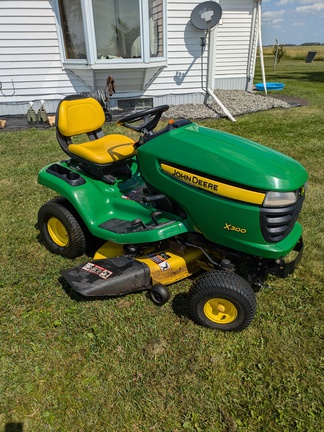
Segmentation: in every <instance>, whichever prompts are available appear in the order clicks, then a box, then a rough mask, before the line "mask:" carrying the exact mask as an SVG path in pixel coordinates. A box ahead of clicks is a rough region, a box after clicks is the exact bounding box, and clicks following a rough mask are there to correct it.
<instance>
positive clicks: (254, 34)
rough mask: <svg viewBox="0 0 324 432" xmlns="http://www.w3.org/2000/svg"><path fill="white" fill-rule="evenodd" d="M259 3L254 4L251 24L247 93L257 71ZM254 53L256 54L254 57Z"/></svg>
mask: <svg viewBox="0 0 324 432" xmlns="http://www.w3.org/2000/svg"><path fill="white" fill-rule="evenodd" d="M256 3H257V2H256V1H254V3H253V5H254V6H253V12H252V23H251V34H250V44H249V57H248V63H247V68H246V78H247V83H246V89H245V90H246V91H249V89H251V84H253V82H252V83H251V81H252V79H253V76H254V71H255V58H256V54H257V53H256V50H257V46H258V28H257V25H256V22H257V21H256V17H257V10H258V5H257V4H256ZM253 53H255V54H254V55H253Z"/></svg>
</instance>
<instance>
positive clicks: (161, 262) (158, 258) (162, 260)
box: [148, 252, 170, 271]
mask: <svg viewBox="0 0 324 432" xmlns="http://www.w3.org/2000/svg"><path fill="white" fill-rule="evenodd" d="M148 258H150V260H152V261H153V262H155V264H157V265H158V266H159V267H160V269H161V271H165V270H168V269H169V268H170V264H169V263H168V262H167V259H168V258H170V257H169V255H167V254H166V253H163V252H162V253H161V254H159V255H155V254H151V255H148Z"/></svg>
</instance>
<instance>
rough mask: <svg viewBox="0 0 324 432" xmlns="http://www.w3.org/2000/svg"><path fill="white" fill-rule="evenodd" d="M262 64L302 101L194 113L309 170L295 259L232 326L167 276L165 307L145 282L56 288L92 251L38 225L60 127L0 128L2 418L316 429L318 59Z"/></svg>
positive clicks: (319, 378) (322, 90)
mask: <svg viewBox="0 0 324 432" xmlns="http://www.w3.org/2000/svg"><path fill="white" fill-rule="evenodd" d="M266 68H267V78H268V80H269V81H281V82H284V83H285V89H284V90H283V91H282V92H281V93H280V94H282V95H290V96H295V97H300V98H303V99H306V100H307V101H308V105H306V106H302V107H296V108H291V109H285V110H283V109H282V110H281V109H279V110H271V111H266V112H258V113H255V114H249V115H246V116H241V117H238V118H237V122H236V123H232V122H230V121H228V120H226V119H223V120H206V121H203V122H199V123H201V124H205V125H207V126H210V127H214V128H219V129H222V130H226V131H228V132H231V133H234V134H238V135H241V136H245V137H247V138H250V139H252V140H255V141H258V142H261V143H262V144H264V145H267V146H269V147H272V148H275V149H277V150H280V151H282V152H284V153H286V154H288V155H290V156H292V157H294V158H296V159H297V160H299V161H300V162H301V163H303V164H304V166H305V167H306V168H307V169H308V172H309V190H308V193H307V198H306V202H305V205H304V208H303V212H302V214H301V217H300V221H301V223H302V225H303V227H304V242H305V252H304V257H303V260H302V262H301V265H300V266H299V267H298V269H297V271H296V272H295V273H294V275H291V276H290V277H289V278H287V279H282V280H280V279H276V278H270V279H269V281H268V282H269V285H270V288H264V289H262V290H261V291H260V292H259V293H257V301H258V311H257V316H256V318H255V320H254V321H253V323H252V325H251V326H250V327H249V328H248V329H246V330H245V331H243V332H240V333H222V332H217V331H213V330H210V329H206V328H202V327H199V326H197V325H195V324H194V323H193V322H192V321H191V320H190V319H189V318H188V316H187V311H186V292H187V290H188V288H189V285H190V284H191V281H190V280H186V281H183V282H180V283H177V284H174V285H172V286H171V287H170V288H171V292H172V298H171V301H170V302H169V303H167V304H166V305H164V306H163V307H160V308H159V307H157V306H155V305H154V304H152V303H151V302H150V301H149V300H148V299H147V298H146V294H145V293H140V294H134V295H129V296H126V297H120V298H116V299H106V300H97V299H96V300H87V299H84V298H82V297H80V296H77V295H75V294H73V293H72V292H71V291H70V290H67V289H66V288H65V289H64V288H63V286H62V283H61V281H60V273H59V272H60V269H62V268H69V267H72V266H74V265H76V264H77V263H79V262H80V263H81V262H84V261H85V260H86V257H81V258H80V259H77V260H74V261H72V262H71V261H69V260H67V259H63V258H61V257H59V256H55V255H52V254H50V253H49V252H48V251H47V250H46V249H45V248H44V246H43V245H42V244H41V242H40V240H39V237H38V231H37V229H36V227H35V223H36V219H37V212H38V209H39V207H40V206H41V205H42V204H43V203H44V202H46V201H47V200H48V199H49V198H50V197H52V196H54V193H53V192H52V191H49V190H47V189H45V188H43V187H41V186H39V185H38V184H37V173H38V170H39V169H40V168H41V167H43V166H44V165H45V164H47V163H49V162H51V161H56V160H60V159H62V158H64V155H63V154H62V152H61V150H60V148H59V146H58V144H57V143H56V139H55V131H54V129H46V130H39V129H29V130H26V131H20V132H10V133H9V132H5V131H2V132H1V133H0V154H1V171H0V197H1V205H2V211H1V215H0V236H1V249H0V267H1V281H0V287H1V290H0V296H1V298H0V308H1V309H0V320H1V345H0V429H1V430H2V429H3V430H7V431H10V430H12V431H13V430H21V429H22V428H23V431H24V432H26V431H30V432H38V431H42V432H44V431H59V432H76V431H78V432H80V431H95V432H97V431H98V432H99V431H100V432H101V431H109V432H110V431H112V432H115V431H121V432H124V431H125V432H128V431H130V432H138V431H141V432H142V431H143V432H147V431H158V432H161V431H163V432H164V431H166V432H169V431H170V432H171V431H172V432H180V431H189V432H201V431H208V432H209V431H213V432H220V431H230V432H234V431H242V432H243V431H244V432H256V431H267V432H270V431H273V432H277V431H300V432H305V431H310V432H319V431H323V430H324V424H323V418H324V412H323V404H324V400H323V390H324V388H323V285H324V280H323V279H324V278H323V273H324V271H323V262H324V246H323V244H324V234H323V232H324V223H323V214H324V211H323V210H324V205H323V203H324V187H323V162H324V157H323V156H324V149H323V140H324V62H323V63H320V62H316V63H312V64H308V65H305V63H304V62H302V61H287V60H282V61H281V62H280V64H279V65H278V66H277V68H276V70H275V72H273V71H272V61H271V60H270V59H269V60H266ZM259 81H261V75H260V73H259V72H258V73H257V77H256V80H255V82H259ZM116 130H120V129H118V128H117V127H116V126H114V125H112V124H109V125H107V131H111V132H112V131H116ZM123 132H126V130H123ZM234 174H235V173H233V175H234ZM19 427H20V429H19ZM5 428H7V429H5Z"/></svg>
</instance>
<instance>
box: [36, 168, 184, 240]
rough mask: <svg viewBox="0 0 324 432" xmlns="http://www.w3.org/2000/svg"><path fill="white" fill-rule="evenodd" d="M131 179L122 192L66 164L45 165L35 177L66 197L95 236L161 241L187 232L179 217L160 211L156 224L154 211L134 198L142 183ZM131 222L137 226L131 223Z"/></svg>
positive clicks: (107, 238)
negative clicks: (153, 215) (153, 217)
mask: <svg viewBox="0 0 324 432" xmlns="http://www.w3.org/2000/svg"><path fill="white" fill-rule="evenodd" d="M138 179H139V176H136V175H135V176H133V177H132V178H131V179H130V180H129V184H127V180H126V181H125V182H123V189H122V190H121V188H120V186H119V184H117V182H116V183H115V184H113V185H109V184H107V183H104V182H103V181H101V180H99V179H96V178H94V177H92V176H91V175H87V174H86V173H85V172H83V171H78V170H76V169H73V167H71V166H70V164H69V161H63V162H56V163H54V164H50V165H47V166H45V167H44V168H43V169H42V170H40V172H39V174H38V183H39V184H41V185H43V186H46V187H48V188H49V189H52V190H54V191H55V192H57V193H58V194H59V195H61V196H63V197H65V198H66V199H67V200H68V201H69V202H70V203H71V204H72V206H73V207H74V208H75V210H76V211H77V212H78V214H79V215H80V217H81V218H82V220H83V221H84V223H85V224H86V226H87V228H88V229H89V231H90V232H91V233H92V234H93V235H94V236H96V237H100V238H102V239H105V240H110V241H113V242H114V243H119V244H126V243H143V242H155V241H161V240H164V239H166V238H169V237H173V236H175V235H179V234H183V233H186V232H187V231H188V229H187V227H186V225H185V223H184V222H182V221H181V219H180V217H177V216H175V215H171V214H168V213H167V212H161V215H160V216H159V220H158V224H157V223H156V221H154V220H152V217H151V215H152V213H154V212H155V211H156V209H155V208H154V207H152V205H151V204H150V203H143V202H141V200H138V199H137V198H133V194H134V190H135V191H136V189H138V193H139V194H140V193H141V191H142V189H143V182H140V181H139V180H138ZM134 220H139V221H140V223H139V224H138V225H137V224H135V225H134V224H133V221H134Z"/></svg>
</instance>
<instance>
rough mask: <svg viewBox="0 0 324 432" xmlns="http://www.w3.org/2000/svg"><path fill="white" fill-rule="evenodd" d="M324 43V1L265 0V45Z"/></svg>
mask: <svg viewBox="0 0 324 432" xmlns="http://www.w3.org/2000/svg"><path fill="white" fill-rule="evenodd" d="M276 39H277V40H278V42H279V43H280V44H283V45H284V44H296V45H300V44H302V43H305V42H320V43H324V0H262V44H263V45H274V44H275V42H276Z"/></svg>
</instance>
